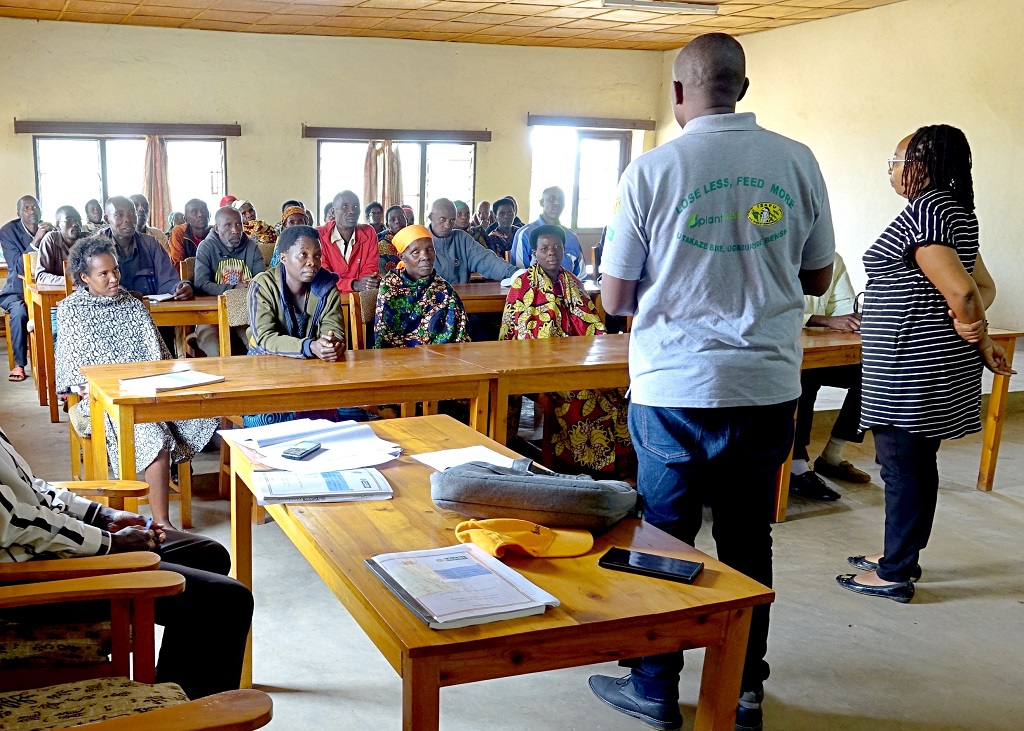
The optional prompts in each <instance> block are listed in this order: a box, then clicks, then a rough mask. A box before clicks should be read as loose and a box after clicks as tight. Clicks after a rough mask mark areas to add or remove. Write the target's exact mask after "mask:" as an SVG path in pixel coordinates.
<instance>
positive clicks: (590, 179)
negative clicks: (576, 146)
mask: <svg viewBox="0 0 1024 731" xmlns="http://www.w3.org/2000/svg"><path fill="white" fill-rule="evenodd" d="M621 149H622V141H621V140H618V139H613V140H602V139H593V138H587V137H583V138H581V139H580V188H579V211H578V214H577V218H576V227H577V228H602V227H604V226H605V225H606V224H607V223H608V218H609V217H610V216H611V214H612V206H613V205H614V204H615V191H616V188H617V186H618V183H619V156H620V152H621Z"/></svg>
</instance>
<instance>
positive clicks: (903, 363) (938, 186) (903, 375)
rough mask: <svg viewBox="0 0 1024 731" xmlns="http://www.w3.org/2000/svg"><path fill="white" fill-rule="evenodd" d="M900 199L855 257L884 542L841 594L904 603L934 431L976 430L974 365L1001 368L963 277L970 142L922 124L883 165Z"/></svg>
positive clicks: (967, 263)
mask: <svg viewBox="0 0 1024 731" xmlns="http://www.w3.org/2000/svg"><path fill="white" fill-rule="evenodd" d="M889 176H890V182H891V183H892V187H893V189H894V190H895V191H896V193H897V194H899V195H900V196H902V197H904V198H907V199H908V201H909V203H908V204H907V206H906V208H904V209H903V210H902V211H901V212H900V214H899V215H898V216H897V217H896V219H895V220H894V221H893V222H892V223H890V224H889V226H888V227H887V228H886V229H885V231H883V232H882V235H881V236H880V237H879V239H878V241H876V242H875V243H874V244H873V245H872V246H871V247H870V248H869V249H868V250H867V252H866V253H865V254H864V269H865V271H866V272H867V275H868V285H867V292H866V294H865V299H864V313H863V319H862V320H861V335H862V337H863V367H864V374H863V404H862V407H861V420H860V427H861V429H864V430H867V429H871V430H872V432H873V434H874V439H875V450H876V452H877V454H878V459H879V462H880V463H881V465H882V471H881V474H882V480H883V482H884V483H885V546H884V549H885V550H884V552H883V553H881V554H876V555H873V556H852V557H850V558H849V559H848V560H849V562H850V564H851V565H853V566H854V567H855V568H859V569H861V570H862V573H860V574H856V575H854V574H846V575H843V576H838V577H836V580H837V581H838V582H839V584H840V586H842V587H843V588H845V589H849V590H850V591H855V592H858V593H861V594H868V595H871V596H881V597H885V598H888V599H893V600H895V601H898V602H904V603H905V602H909V601H910V600H911V599H912V598H913V596H914V584H913V581H916V580H917V578H919V577H920V575H921V568H920V566H919V565H918V556H919V555H920V552H921V550H922V549H923V548H924V547H925V545H927V543H928V537H929V535H930V534H931V529H932V520H933V518H934V517H935V503H936V499H937V497H938V488H939V472H938V465H937V460H936V458H937V453H938V449H939V445H940V443H941V442H942V440H943V439H957V438H959V437H962V436H965V435H967V434H972V433H974V432H977V431H980V429H981V369H982V366H983V365H984V366H986V367H988V368H989V370H991V371H993V372H995V373H1001V374H1004V375H1009V374H1011V373H1013V371H1012V370H1011V369H1010V367H1009V365H1008V363H1007V360H1006V354H1005V353H1004V352H1003V350H1002V348H1000V347H999V346H998V345H996V344H995V343H994V342H993V341H992V340H991V338H989V336H988V333H987V329H986V328H987V323H986V321H985V303H984V302H983V299H982V296H981V294H980V293H979V290H978V287H977V285H976V283H975V281H974V279H972V277H971V273H972V272H973V271H974V268H975V265H976V262H977V261H978V256H979V254H978V219H977V217H976V216H975V214H974V189H973V184H972V181H971V150H970V147H969V145H968V144H967V139H966V137H964V134H963V132H961V131H960V130H958V129H956V128H954V127H949V126H947V125H935V126H931V127H922V128H921V129H919V130H918V131H917V132H915V133H914V134H913V135H911V136H909V137H907V138H905V139H904V140H903V141H901V142H900V144H899V146H898V147H897V148H896V155H895V157H894V158H893V159H892V160H890V161H889Z"/></svg>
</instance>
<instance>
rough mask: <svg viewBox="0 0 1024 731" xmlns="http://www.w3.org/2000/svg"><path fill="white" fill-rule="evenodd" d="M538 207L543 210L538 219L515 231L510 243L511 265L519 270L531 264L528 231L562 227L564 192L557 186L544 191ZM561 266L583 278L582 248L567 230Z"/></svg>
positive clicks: (531, 256)
mask: <svg viewBox="0 0 1024 731" xmlns="http://www.w3.org/2000/svg"><path fill="white" fill-rule="evenodd" d="M540 205H541V208H542V209H543V212H542V213H541V214H540V218H538V219H537V220H536V221H533V222H532V223H528V224H526V225H525V226H523V227H522V228H521V229H519V230H518V231H516V238H515V240H514V241H513V242H512V255H511V258H512V263H513V264H515V265H516V266H517V267H519V268H520V269H525V268H526V267H528V266H530V265H531V264H532V263H533V252H532V251H531V250H530V231H532V230H533V229H535V228H537V227H538V226H544V225H550V224H554V225H555V226H561V225H562V224H561V222H560V221H559V216H561V215H562V211H563V210H565V192H564V191H563V190H562V189H561V188H559V187H558V186H557V185H556V186H554V187H551V188H547V189H545V190H544V192H543V193H542V194H541V196H540ZM562 228H565V227H564V226H563V227H562ZM562 266H563V267H565V268H566V269H568V270H569V271H570V272H572V273H573V274H575V275H576V276H577V277H581V276H583V271H584V268H585V265H584V262H583V247H581V246H580V240H579V239H578V238H576V234H575V233H573V232H572V231H570V230H569V229H568V228H566V229H565V257H564V258H563V259H562Z"/></svg>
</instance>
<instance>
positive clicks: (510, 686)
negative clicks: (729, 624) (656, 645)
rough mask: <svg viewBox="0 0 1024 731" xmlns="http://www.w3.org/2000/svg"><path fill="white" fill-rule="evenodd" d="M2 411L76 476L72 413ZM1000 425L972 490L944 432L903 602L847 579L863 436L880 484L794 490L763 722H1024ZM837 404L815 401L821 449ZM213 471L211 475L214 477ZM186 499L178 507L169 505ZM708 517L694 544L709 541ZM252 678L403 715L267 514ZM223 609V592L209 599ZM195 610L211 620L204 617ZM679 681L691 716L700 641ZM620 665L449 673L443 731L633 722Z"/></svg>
mask: <svg viewBox="0 0 1024 731" xmlns="http://www.w3.org/2000/svg"><path fill="white" fill-rule="evenodd" d="M0 403H2V404H3V407H2V410H0V411H2V413H0V423H2V425H3V427H4V428H5V430H6V431H7V433H8V434H9V436H10V437H11V439H12V440H13V441H14V443H15V445H16V446H17V447H18V448H19V449H20V450H21V452H22V454H23V455H25V456H26V457H28V458H29V460H30V462H31V463H32V465H33V466H34V468H35V469H36V471H37V473H38V474H39V475H40V476H43V477H48V478H53V479H67V477H68V475H69V470H68V447H67V422H66V416H65V417H63V418H64V421H62V422H61V423H60V424H50V423H49V421H48V419H47V417H46V412H45V410H44V409H42V408H41V407H39V406H37V405H36V404H35V401H34V391H33V389H32V385H31V381H27V382H25V383H23V384H9V383H7V382H6V381H5V380H3V381H0ZM1013 405H1014V406H1015V408H1014V409H1013V413H1012V414H1011V415H1010V417H1009V418H1008V419H1007V422H1006V425H1005V429H1004V432H1003V442H1002V451H1001V456H1000V459H999V471H998V475H997V481H996V488H997V490H996V492H993V493H990V494H984V493H980V492H977V491H976V490H975V489H974V481H975V477H976V474H977V469H978V457H979V453H980V443H981V442H980V436H978V435H975V436H973V437H970V438H967V439H962V440H959V441H957V442H951V443H948V444H947V445H945V446H944V447H943V449H942V451H941V454H940V470H941V474H942V489H941V497H940V500H939V509H938V516H937V519H936V525H935V531H934V536H933V539H932V545H931V546H930V547H929V548H928V549H927V551H926V552H925V553H924V554H923V556H922V560H921V563H922V565H923V566H924V579H923V580H922V581H921V582H920V583H919V584H918V590H917V597H916V598H915V600H914V602H913V603H912V604H909V605H900V604H896V603H895V602H891V601H887V600H880V599H872V598H865V597H858V596H855V595H853V594H850V593H848V592H845V591H843V590H841V589H840V588H838V587H837V586H836V584H835V581H834V576H835V575H836V574H839V573H845V572H846V571H847V570H848V567H847V565H846V561H845V559H846V556H848V555H851V554H862V553H871V552H874V551H877V550H879V549H880V548H881V541H882V521H883V513H882V491H881V488H880V487H879V481H878V479H877V476H878V469H877V467H876V465H875V464H874V462H873V451H872V448H871V446H870V437H869V438H868V442H867V444H866V445H864V446H863V447H856V445H851V448H848V453H847V456H848V457H849V458H850V459H851V460H852V461H853V462H854V463H856V464H857V465H858V466H859V467H862V468H864V469H867V470H869V471H870V472H872V474H873V475H874V476H875V482H874V483H873V484H871V485H867V486H850V485H840V486H839V488H838V489H839V490H840V492H842V494H843V499H842V500H841V501H839V502H838V503H834V504H821V503H810V502H807V501H804V500H801V499H800V498H797V497H794V498H793V500H792V503H791V507H790V519H789V521H788V522H787V523H785V524H783V525H780V526H777V527H776V530H775V537H776V561H775V567H776V581H775V588H776V590H777V592H778V599H777V601H776V602H775V605H774V609H773V620H772V634H771V638H770V649H769V656H768V659H769V661H770V662H771V664H772V672H773V675H772V678H771V679H770V680H769V681H768V683H767V684H766V691H767V699H766V702H765V719H766V728H768V729H773V730H775V731H812V730H813V731H818V730H820V729H835V730H836V731H843V730H851V731H852V730H857V731H868V730H870V731H896V730H899V731H919V730H921V731H923V730H924V729H976V730H979V731H980V730H982V729H984V730H986V731H988V730H996V729H1005V730H1007V731H1009V730H1011V729H1021V728H1024V716H1022V710H1024V703H1022V697H1024V672H1022V671H1021V662H1022V660H1021V659H1022V658H1024V557H1022V554H1021V551H1020V538H1021V536H1022V535H1024V399H1021V398H1019V394H1018V395H1015V399H1014V402H1013ZM832 418H833V414H832V413H829V412H825V413H822V414H820V416H819V418H818V420H817V421H818V423H817V424H816V430H815V443H814V445H812V448H817V447H818V446H820V444H821V443H822V442H823V441H824V440H825V439H826V438H827V436H828V430H829V428H830V423H831V420H832ZM194 464H195V470H196V472H197V478H196V483H197V486H198V487H199V488H200V489H203V488H204V487H205V488H207V489H209V488H211V487H212V485H213V475H214V473H215V472H216V467H217V465H216V454H214V453H204V454H202V455H200V456H199V457H198V458H197V460H196V462H195V463H194ZM203 473H207V474H206V475H204V474H203ZM176 510H177V508H176V507H174V506H172V515H176ZM194 513H195V530H197V531H199V532H202V533H204V534H206V535H209V536H212V537H214V538H216V539H218V540H221V541H226V539H227V536H228V506H227V504H226V503H225V502H222V501H218V500H216V499H215V498H214V497H213V494H212V493H209V492H207V493H206V494H200V495H198V496H197V499H196V502H195V509H194ZM708 533H709V531H704V532H703V533H702V535H701V538H700V540H699V542H698V546H699V547H700V548H701V549H703V550H705V551H708V552H713V546H712V544H711V542H710V538H709V535H708ZM254 550H255V557H256V560H255V584H256V589H255V594H256V618H255V637H256V646H255V677H256V683H257V687H259V688H262V689H263V690H266V691H268V692H269V693H271V694H272V696H273V698H274V704H275V718H274V720H273V721H272V722H271V725H270V727H271V728H274V729H279V730H280V731H285V730H290V729H295V730H300V729H303V730H304V729H314V728H317V727H319V728H322V729H330V730H334V729H343V730H346V731H347V730H353V731H362V730H364V729H368V730H375V729H398V728H400V726H401V720H400V710H401V687H400V684H399V679H398V676H397V675H396V674H395V673H394V672H393V671H392V669H391V668H390V666H388V664H387V663H386V662H385V661H384V659H383V658H382V657H381V655H380V654H379V653H378V652H377V651H376V649H375V648H374V646H373V645H372V644H371V642H370V641H369V640H368V639H367V637H366V636H365V635H364V634H363V632H362V631H361V630H360V629H359V627H358V626H357V625H356V624H355V623H354V622H353V621H352V619H351V618H350V617H349V616H348V614H347V613H346V612H345V610H344V609H343V608H342V607H341V605H340V604H339V603H338V602H337V600H336V599H335V598H334V597H333V595H332V594H331V593H330V592H329V591H328V590H327V588H326V587H325V586H324V584H323V582H321V581H320V579H319V577H317V575H316V574H315V573H314V572H313V570H312V569H311V568H310V567H309V566H308V564H307V563H306V562H305V560H304V559H303V558H302V557H301V556H300V555H299V553H298V552H297V551H296V550H295V549H294V548H292V546H291V544H290V543H289V541H288V539H287V538H285V537H284V535H283V534H282V533H281V531H280V530H279V529H278V528H277V527H276V526H275V525H273V524H269V525H265V526H261V527H259V528H257V529H256V531H255V549H254ZM211 611H215V608H211ZM196 621H202V618H201V617H198V618H197V620H196ZM690 657H691V662H690V663H689V664H688V665H687V668H686V670H685V671H684V674H683V678H682V682H681V699H682V704H683V712H684V717H685V718H686V728H692V721H693V710H694V706H695V703H696V698H697V690H698V684H699V678H700V668H701V657H702V653H701V652H700V651H695V652H693V653H691V654H690ZM595 672H598V673H606V674H619V669H618V668H617V667H616V666H615V665H613V664H609V665H602V666H595V667H585V668H576V669H571V670H562V671H557V672H551V673H544V674H541V675H532V676H523V677H517V678H510V679H505V680H498V681H490V682H486V683H477V684H474V685H467V686H461V687H454V688H448V689H445V691H444V692H443V693H442V723H441V725H442V728H443V729H445V731H479V730H481V729H487V730H488V731H501V730H503V729H507V730H508V731H513V730H514V731H521V730H522V729H536V730H538V731H541V730H547V729H551V730H554V729H559V730H565V731H568V730H574V731H619V730H621V731H638V730H639V729H641V728H644V727H643V726H642V725H641V724H639V722H637V721H634V720H632V719H629V718H627V717H625V716H622V715H619V714H617V713H615V712H613V711H611V710H610V709H608V708H606V707H605V706H604V705H603V704H601V703H600V702H599V701H597V700H596V699H594V698H593V697H592V696H591V694H590V692H589V690H588V689H587V685H586V681H587V677H588V676H589V675H590V674H592V673H595Z"/></svg>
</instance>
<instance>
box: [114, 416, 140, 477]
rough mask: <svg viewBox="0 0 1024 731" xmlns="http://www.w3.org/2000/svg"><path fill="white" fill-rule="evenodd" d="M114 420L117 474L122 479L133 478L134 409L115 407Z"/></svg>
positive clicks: (134, 474)
mask: <svg viewBox="0 0 1024 731" xmlns="http://www.w3.org/2000/svg"><path fill="white" fill-rule="evenodd" d="M114 420H115V423H116V424H117V476H118V477H119V478H120V479H122V480H134V479H136V473H135V409H134V408H133V407H131V406H118V407H116V411H115V412H114Z"/></svg>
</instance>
